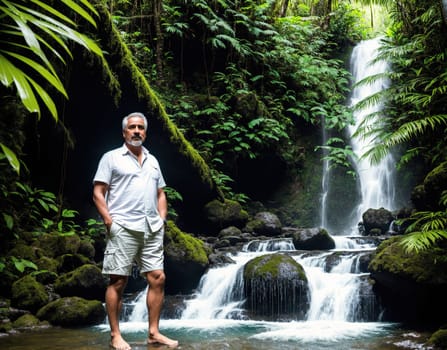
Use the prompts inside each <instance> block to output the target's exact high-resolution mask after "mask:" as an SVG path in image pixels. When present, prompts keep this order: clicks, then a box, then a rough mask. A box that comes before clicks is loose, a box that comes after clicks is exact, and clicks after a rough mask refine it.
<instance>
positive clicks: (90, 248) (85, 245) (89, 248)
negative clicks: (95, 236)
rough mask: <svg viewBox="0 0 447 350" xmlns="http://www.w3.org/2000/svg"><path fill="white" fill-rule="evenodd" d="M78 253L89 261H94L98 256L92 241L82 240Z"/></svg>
mask: <svg viewBox="0 0 447 350" xmlns="http://www.w3.org/2000/svg"><path fill="white" fill-rule="evenodd" d="M78 253H79V254H81V255H83V256H85V257H87V258H89V259H94V258H95V255H96V250H95V246H94V245H93V243H92V242H91V241H89V240H86V239H83V240H81V244H80V246H79V250H78Z"/></svg>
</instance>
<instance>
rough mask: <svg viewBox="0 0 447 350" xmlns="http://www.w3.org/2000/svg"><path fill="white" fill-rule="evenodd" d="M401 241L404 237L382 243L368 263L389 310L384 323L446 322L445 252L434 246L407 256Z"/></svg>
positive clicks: (385, 305) (446, 259)
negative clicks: (403, 321)
mask: <svg viewBox="0 0 447 350" xmlns="http://www.w3.org/2000/svg"><path fill="white" fill-rule="evenodd" d="M401 239H402V236H395V237H392V238H390V239H388V240H386V241H384V242H382V243H381V244H380V245H379V247H378V248H377V250H376V252H375V254H374V257H373V259H372V260H371V263H370V264H369V271H370V273H371V278H372V279H374V280H375V282H376V283H375V291H376V292H377V294H378V295H379V296H380V297H381V299H382V301H383V305H384V307H385V310H386V312H385V314H384V317H385V320H392V321H402V320H405V321H406V322H414V323H420V324H423V325H424V326H426V325H428V324H436V323H440V322H441V323H442V322H445V315H446V314H447V299H446V295H447V258H446V255H445V249H441V248H440V247H434V248H431V249H428V250H424V251H420V252H418V253H408V252H406V251H405V248H404V246H403V245H402V244H401Z"/></svg>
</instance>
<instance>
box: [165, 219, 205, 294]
mask: <svg viewBox="0 0 447 350" xmlns="http://www.w3.org/2000/svg"><path fill="white" fill-rule="evenodd" d="M210 253H211V249H210V248H209V247H208V246H206V245H205V243H204V242H203V241H202V240H200V239H198V238H195V237H193V236H191V235H189V234H187V233H185V232H182V231H181V230H180V229H179V228H178V227H177V226H176V225H175V224H174V223H173V222H172V221H169V222H168V224H167V226H166V232H165V272H166V276H167V282H166V292H167V293H169V294H175V293H179V292H182V293H187V292H191V291H192V290H193V289H194V288H196V287H197V284H198V282H199V281H200V278H201V277H202V275H203V273H204V272H205V271H206V269H207V268H208V266H209V260H208V255H209V254H210ZM170 281H175V283H170Z"/></svg>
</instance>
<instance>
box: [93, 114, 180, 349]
mask: <svg viewBox="0 0 447 350" xmlns="http://www.w3.org/2000/svg"><path fill="white" fill-rule="evenodd" d="M122 129H123V138H124V144H123V146H122V147H120V148H117V149H114V150H112V151H109V152H107V153H105V154H104V155H103V157H102V158H101V160H100V162H99V165H98V170H97V172H96V175H95V177H94V180H93V183H94V186H93V201H94V203H95V205H96V208H97V209H98V212H99V214H100V215H101V217H102V219H103V221H104V224H105V226H106V229H107V246H106V250H105V253H104V263H103V273H104V274H105V275H108V276H109V279H110V281H109V285H108V287H107V290H106V296H105V301H106V309H107V315H108V319H109V324H110V334H111V341H110V347H111V348H112V349H117V350H129V349H131V347H130V345H129V344H128V343H127V342H126V341H125V340H124V339H123V337H122V335H121V332H120V328H119V318H120V312H121V306H122V297H123V292H124V288H125V287H126V284H127V281H128V277H129V275H130V274H131V269H132V263H133V262H134V261H136V262H137V264H138V266H139V268H140V272H141V274H142V275H144V276H145V278H146V280H147V282H148V284H149V291H148V293H147V297H146V300H147V307H148V312H149V335H148V339H147V342H148V344H155V343H157V344H163V345H167V346H170V347H176V346H177V345H178V342H177V341H176V340H172V339H169V338H168V337H166V336H164V335H163V334H161V333H160V331H159V321H160V313H161V308H162V304H163V299H164V283H165V274H164V271H163V258H164V256H163V235H164V224H165V220H166V216H167V200H166V195H165V192H164V191H163V187H165V186H166V184H165V181H164V179H163V175H162V173H161V170H160V167H159V164H158V161H157V159H156V158H155V157H154V156H152V155H151V154H150V153H149V151H148V150H147V149H146V148H145V147H143V142H144V140H145V139H146V131H147V119H146V117H145V116H144V115H143V114H142V113H131V114H129V115H128V116H126V117H124V118H123V121H122Z"/></svg>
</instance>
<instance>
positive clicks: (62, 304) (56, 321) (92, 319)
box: [37, 297, 106, 327]
mask: <svg viewBox="0 0 447 350" xmlns="http://www.w3.org/2000/svg"><path fill="white" fill-rule="evenodd" d="M105 315H106V313H105V310H104V307H103V305H102V303H101V302H100V301H98V300H85V299H83V298H79V297H70V298H61V299H58V300H55V301H53V302H51V303H49V304H47V305H45V306H44V307H43V308H41V309H40V310H39V311H38V312H37V317H38V318H39V319H41V320H46V321H49V322H50V323H51V324H53V325H56V326H66V327H76V326H88V325H92V324H97V323H99V322H102V321H103V320H104V317H105Z"/></svg>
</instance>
